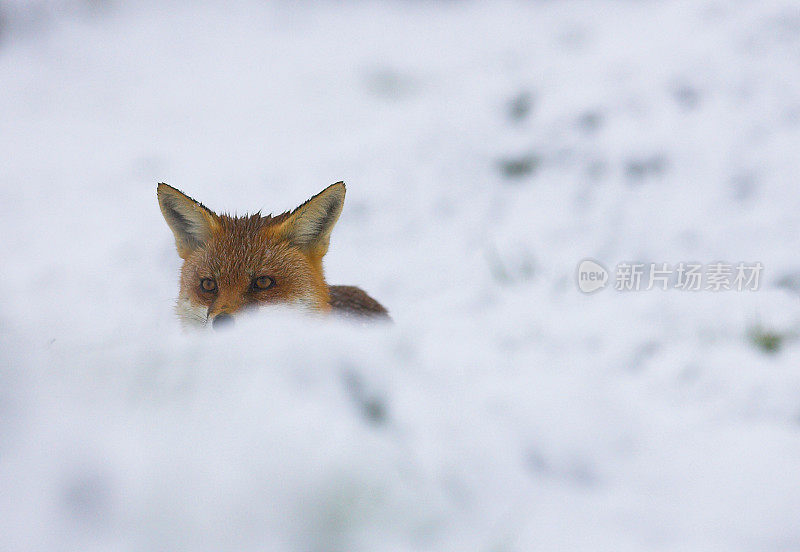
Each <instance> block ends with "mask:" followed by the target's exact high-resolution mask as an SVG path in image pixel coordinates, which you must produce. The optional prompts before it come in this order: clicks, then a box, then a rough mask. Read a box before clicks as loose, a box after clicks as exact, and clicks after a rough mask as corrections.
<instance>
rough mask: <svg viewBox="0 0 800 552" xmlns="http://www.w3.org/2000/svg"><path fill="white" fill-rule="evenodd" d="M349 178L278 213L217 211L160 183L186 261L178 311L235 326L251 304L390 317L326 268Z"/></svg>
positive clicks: (194, 320)
mask: <svg viewBox="0 0 800 552" xmlns="http://www.w3.org/2000/svg"><path fill="white" fill-rule="evenodd" d="M344 194H345V186H344V182H337V183H336V184H332V185H331V186H328V187H327V188H325V189H324V190H322V191H321V192H320V193H318V194H317V195H315V196H314V197H312V198H311V199H309V200H308V201H306V202H305V203H303V204H302V205H300V206H299V207H298V208H297V209H295V210H293V211H291V212H289V211H287V212H286V213H283V214H281V215H278V216H275V217H273V216H272V215H267V216H261V213H260V212H259V213H256V214H254V215H245V216H242V217H237V216H230V215H225V214H223V215H217V214H216V213H214V212H213V211H211V210H210V209H209V208H208V207H206V206H205V205H203V204H202V203H200V202H198V201H195V200H194V199H192V198H190V197H189V196H187V195H185V194H184V193H182V192H180V191H179V190H176V189H175V188H173V187H171V186H168V185H167V184H159V185H158V189H157V195H158V204H159V206H160V207H161V213H162V214H163V215H164V219H165V220H166V221H167V224H168V225H169V227H170V229H171V230H172V233H173V234H174V235H175V245H176V246H177V248H178V255H179V256H180V257H181V258H182V259H183V261H184V262H183V267H182V269H181V278H180V293H179V295H178V302H177V305H176V312H177V313H178V316H179V317H180V318H181V321H182V322H183V323H184V324H185V325H187V326H206V325H207V324H208V323H209V322H210V323H211V326H212V327H213V328H215V329H218V328H220V327H222V326H224V325H227V324H230V323H231V322H233V320H234V316H235V315H236V314H237V313H239V312H240V311H243V310H245V309H250V308H254V307H258V306H262V305H280V304H284V305H292V306H298V307H301V308H304V309H307V310H311V311H318V312H333V313H339V314H343V315H346V316H357V317H368V318H383V319H388V318H389V315H388V312H387V311H386V309H385V308H383V306H382V305H381V304H380V303H378V302H377V301H376V300H374V299H373V298H372V297H370V296H369V295H367V294H366V293H365V292H364V291H362V290H361V289H359V288H357V287H353V286H329V285H328V284H327V283H326V282H325V276H324V275H323V272H322V257H323V256H325V253H327V251H328V244H329V242H330V235H331V230H333V226H334V225H335V224H336V221H337V220H338V218H339V214H340V213H341V212H342V206H343V205H344Z"/></svg>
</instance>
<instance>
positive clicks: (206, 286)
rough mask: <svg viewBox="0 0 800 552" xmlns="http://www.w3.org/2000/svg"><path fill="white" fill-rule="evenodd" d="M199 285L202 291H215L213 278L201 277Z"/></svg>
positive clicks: (215, 283) (215, 284) (215, 285)
mask: <svg viewBox="0 0 800 552" xmlns="http://www.w3.org/2000/svg"><path fill="white" fill-rule="evenodd" d="M200 287H201V288H203V291H216V290H217V282H215V281H214V279H213V278H203V279H202V280H200Z"/></svg>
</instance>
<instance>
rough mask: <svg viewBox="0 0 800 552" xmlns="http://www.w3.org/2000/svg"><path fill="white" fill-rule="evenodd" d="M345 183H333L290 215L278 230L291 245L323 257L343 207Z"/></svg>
mask: <svg viewBox="0 0 800 552" xmlns="http://www.w3.org/2000/svg"><path fill="white" fill-rule="evenodd" d="M344 194H345V186H344V182H337V183H336V184H331V185H330V186H328V187H327V188H325V189H324V190H322V191H321V192H320V193H318V194H317V195H315V196H314V197H312V198H311V199H309V200H308V201H306V202H305V203H303V204H302V205H301V206H300V207H298V208H297V209H295V210H294V211H292V212H291V213H289V214H288V215H287V218H286V219H285V220H284V221H283V222H282V223H281V225H280V227H279V229H278V232H279V233H280V234H281V235H283V237H284V238H285V239H287V240H288V241H289V242H290V243H292V245H295V246H297V247H299V248H300V249H302V250H304V251H307V252H309V253H312V254H314V255H318V256H320V257H321V256H323V255H324V254H325V253H326V252H327V251H328V244H329V243H330V238H331V230H333V226H334V225H335V224H336V221H337V220H338V219H339V214H341V212H342V207H343V206H344Z"/></svg>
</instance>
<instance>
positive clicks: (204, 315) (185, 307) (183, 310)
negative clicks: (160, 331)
mask: <svg viewBox="0 0 800 552" xmlns="http://www.w3.org/2000/svg"><path fill="white" fill-rule="evenodd" d="M175 313H176V314H177V315H178V317H179V318H180V319H181V324H182V325H183V327H184V328H202V327H204V326H205V325H206V323H207V322H208V309H207V308H206V307H204V306H203V305H195V304H193V303H192V302H191V301H190V300H189V299H188V298H186V297H179V298H178V302H177V303H176V304H175Z"/></svg>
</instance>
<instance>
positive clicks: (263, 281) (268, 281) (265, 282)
mask: <svg viewBox="0 0 800 552" xmlns="http://www.w3.org/2000/svg"><path fill="white" fill-rule="evenodd" d="M274 285H275V280H273V279H272V278H270V277H269V276H259V277H258V278H254V279H253V289H257V290H262V291H263V290H265V289H269V288H271V287H272V286H274Z"/></svg>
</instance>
